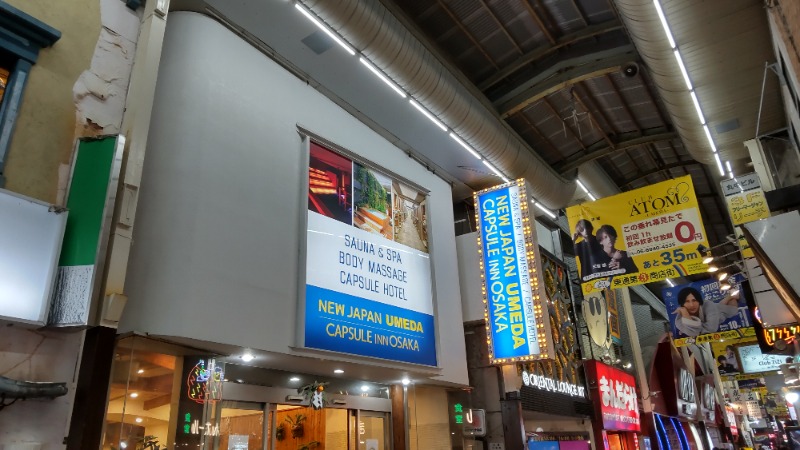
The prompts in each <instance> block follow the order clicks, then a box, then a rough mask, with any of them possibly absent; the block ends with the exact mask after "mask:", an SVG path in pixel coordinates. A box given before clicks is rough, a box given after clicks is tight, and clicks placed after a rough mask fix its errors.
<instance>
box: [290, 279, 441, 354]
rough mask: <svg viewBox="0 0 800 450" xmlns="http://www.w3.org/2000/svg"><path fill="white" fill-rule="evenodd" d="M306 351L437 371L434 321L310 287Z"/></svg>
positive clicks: (351, 296)
mask: <svg viewBox="0 0 800 450" xmlns="http://www.w3.org/2000/svg"><path fill="white" fill-rule="evenodd" d="M305 346H306V347H310V348H318V349H322V350H331V351H335V352H342V353H351V354H354V355H361V356H371V357H376V358H384V359H391V360H395V361H402V362H407V363H413V364H425V365H428V366H435V365H436V342H435V333H434V328H433V316H432V315H430V314H423V313H419V312H416V311H410V310H407V309H403V308H398V307H396V306H391V305H386V304H383V303H380V302H375V301H371V300H366V299H363V298H360V297H356V296H353V295H348V294H343V293H341V292H335V291H331V290H329V289H324V288H320V287H317V286H312V285H306V331H305Z"/></svg>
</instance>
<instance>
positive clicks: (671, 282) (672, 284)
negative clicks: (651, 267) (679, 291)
mask: <svg viewBox="0 0 800 450" xmlns="http://www.w3.org/2000/svg"><path fill="white" fill-rule="evenodd" d="M667 284H668V285H670V287H675V283H674V282H673V281H672V280H670V279H669V278H667Z"/></svg>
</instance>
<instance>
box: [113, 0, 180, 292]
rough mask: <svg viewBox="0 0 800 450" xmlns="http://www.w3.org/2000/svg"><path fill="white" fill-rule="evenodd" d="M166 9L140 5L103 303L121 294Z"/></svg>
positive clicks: (161, 2)
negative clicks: (141, 8) (125, 142)
mask: <svg viewBox="0 0 800 450" xmlns="http://www.w3.org/2000/svg"><path fill="white" fill-rule="evenodd" d="M168 9H169V0H158V1H149V2H146V3H145V5H144V14H143V16H142V26H141V28H140V31H139V40H138V44H137V46H136V56H135V59H134V63H133V72H132V73H131V81H130V89H129V90H128V97H127V102H126V104H125V115H124V117H123V119H122V128H121V130H122V134H123V135H124V136H126V137H127V146H126V148H125V153H124V156H123V168H122V174H121V177H120V183H119V192H118V193H117V198H118V199H120V201H118V202H117V208H116V211H115V213H114V221H113V224H112V235H111V239H110V241H109V245H108V249H109V250H108V254H107V266H106V278H105V288H104V295H105V297H104V300H103V301H104V302H105V301H107V300H106V298H109V296H110V295H112V294H123V293H124V286H125V276H126V274H127V269H128V255H129V253H130V247H131V240H132V236H133V223H134V218H135V216H136V204H137V201H138V195H139V184H140V183H141V179H142V165H143V164H144V157H145V152H146V150H147V137H148V135H149V133H150V116H151V113H152V110H153V102H154V100H155V92H156V81H157V80H158V67H159V63H160V61H161V48H162V45H163V43H164V33H165V31H166V27H167V13H166V11H167V10H168Z"/></svg>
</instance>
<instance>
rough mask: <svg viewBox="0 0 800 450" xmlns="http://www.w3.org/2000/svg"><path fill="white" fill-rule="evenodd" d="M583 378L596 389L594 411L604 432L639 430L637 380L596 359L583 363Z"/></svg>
mask: <svg viewBox="0 0 800 450" xmlns="http://www.w3.org/2000/svg"><path fill="white" fill-rule="evenodd" d="M584 367H585V369H586V376H588V377H589V380H590V384H591V385H592V386H596V387H592V390H595V389H596V392H595V394H596V395H597V397H596V398H595V400H594V402H593V403H594V405H595V410H596V411H597V413H598V414H599V415H600V417H602V420H603V429H604V430H624V431H639V430H640V429H641V421H640V419H639V407H638V400H637V394H636V380H635V379H634V378H633V375H629V374H628V373H626V372H623V371H621V370H619V369H615V368H613V367H611V366H607V365H605V364H603V363H601V362H599V361H596V360H589V361H586V363H585V366H584Z"/></svg>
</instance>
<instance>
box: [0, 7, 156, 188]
mask: <svg viewBox="0 0 800 450" xmlns="http://www.w3.org/2000/svg"><path fill="white" fill-rule="evenodd" d="M9 3H10V4H11V5H12V6H14V7H15V8H18V9H19V10H21V11H23V12H25V13H26V14H29V15H31V16H33V17H34V18H36V19H38V20H40V21H42V22H44V23H46V24H47V25H49V26H51V27H54V28H56V29H57V30H59V31H60V32H61V39H59V40H58V41H57V42H56V43H55V44H54V45H53V46H52V47H50V48H46V49H42V51H41V52H40V53H39V59H38V61H37V62H36V64H35V65H34V66H33V69H32V70H31V76H30V79H29V81H28V84H27V86H26V89H25V93H24V97H23V101H22V106H21V108H20V111H19V116H18V118H17V124H16V129H15V131H14V134H13V136H12V138H11V147H10V149H9V154H8V155H7V160H6V166H5V170H4V172H5V176H6V178H7V182H6V186H5V187H6V189H9V190H11V191H14V192H18V193H20V194H24V195H27V196H30V197H34V198H37V199H40V200H43V201H46V202H50V203H56V204H62V203H63V194H64V190H65V188H66V185H67V181H68V178H69V165H70V163H71V162H72V150H73V148H74V142H75V139H77V138H78V137H84V136H98V135H103V134H116V133H118V132H119V128H120V126H121V123H122V115H123V112H124V108H125V100H126V96H127V90H128V83H129V80H130V73H131V69H132V66H133V58H134V55H135V53H136V40H137V39H138V36H139V24H140V18H139V12H135V11H131V10H130V9H128V8H127V7H126V6H125V2H122V1H120V0H71V1H69V2H59V1H53V0H10V1H9ZM140 11H141V9H140Z"/></svg>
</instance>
